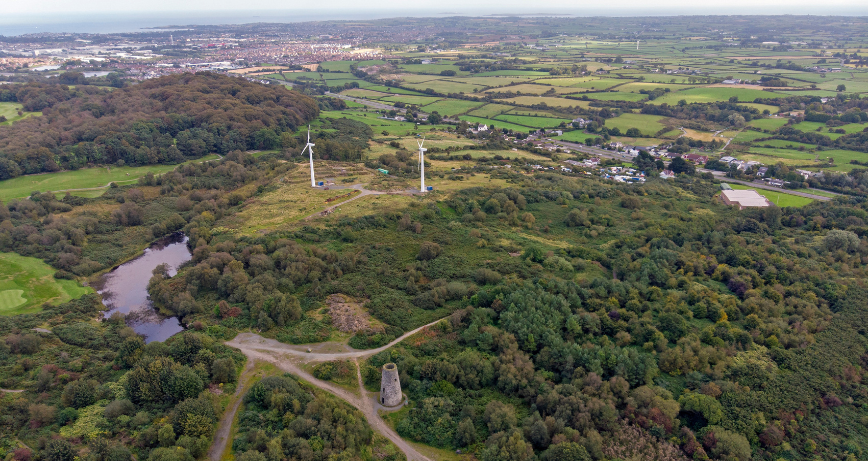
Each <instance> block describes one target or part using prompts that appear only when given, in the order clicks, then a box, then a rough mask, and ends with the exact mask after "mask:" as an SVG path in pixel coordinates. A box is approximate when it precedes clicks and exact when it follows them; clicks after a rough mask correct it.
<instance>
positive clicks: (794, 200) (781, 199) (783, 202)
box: [730, 184, 814, 208]
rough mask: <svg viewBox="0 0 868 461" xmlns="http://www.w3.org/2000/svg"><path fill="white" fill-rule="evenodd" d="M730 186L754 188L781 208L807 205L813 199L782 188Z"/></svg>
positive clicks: (745, 188)
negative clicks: (774, 189)
mask: <svg viewBox="0 0 868 461" xmlns="http://www.w3.org/2000/svg"><path fill="white" fill-rule="evenodd" d="M730 186H731V187H732V188H733V189H736V190H748V189H750V190H755V191H756V192H757V194H760V195H762V196H763V197H765V198H767V199H768V200H769V201H770V202H772V203H774V204H775V205H777V206H779V207H781V208H784V207H788V206H795V207H799V206H805V205H808V204H810V203H813V202H814V199H812V198H807V197H799V196H798V195H793V194H787V193H786V192H784V191H783V190H781V191H780V192H778V191H771V190H766V189H757V188H755V187H750V186H745V185H742V184H730Z"/></svg>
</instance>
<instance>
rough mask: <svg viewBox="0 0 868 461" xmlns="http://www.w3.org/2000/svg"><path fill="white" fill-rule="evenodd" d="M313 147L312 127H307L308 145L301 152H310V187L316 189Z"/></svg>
mask: <svg viewBox="0 0 868 461" xmlns="http://www.w3.org/2000/svg"><path fill="white" fill-rule="evenodd" d="M313 146H315V144H314V143H312V142H310V125H308V126H307V145H306V146H304V149H302V150H301V153H302V154H304V151H305V150H307V151H308V152H310V187H316V179H314V176H313Z"/></svg>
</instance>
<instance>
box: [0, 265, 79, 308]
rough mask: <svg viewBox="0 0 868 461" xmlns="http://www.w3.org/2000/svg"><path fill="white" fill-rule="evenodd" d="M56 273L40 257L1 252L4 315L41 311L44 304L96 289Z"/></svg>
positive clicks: (0, 294)
mask: <svg viewBox="0 0 868 461" xmlns="http://www.w3.org/2000/svg"><path fill="white" fill-rule="evenodd" d="M54 272H55V270H54V269H53V268H52V267H51V266H49V265H48V264H45V262H43V261H42V260H40V259H36V258H28V257H24V256H21V255H18V254H15V253H0V315H18V314H29V313H33V312H38V311H40V310H41V309H42V305H43V304H44V303H50V304H54V305H57V304H60V303H65V302H67V301H69V300H71V299H75V298H78V297H80V296H82V295H84V294H86V293H91V292H92V291H93V289H92V288H89V287H83V286H81V285H79V283H78V282H76V281H74V280H58V279H55V278H54Z"/></svg>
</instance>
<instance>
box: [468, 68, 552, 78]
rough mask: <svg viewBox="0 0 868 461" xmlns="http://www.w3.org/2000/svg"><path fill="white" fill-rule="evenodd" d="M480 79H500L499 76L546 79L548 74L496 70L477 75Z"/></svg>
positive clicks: (532, 71)
mask: <svg viewBox="0 0 868 461" xmlns="http://www.w3.org/2000/svg"><path fill="white" fill-rule="evenodd" d="M476 75H477V76H479V77H498V76H502V75H503V76H528V77H545V76H547V75H549V73H548V72H538V71H534V70H494V71H491V72H482V73H479V74H476Z"/></svg>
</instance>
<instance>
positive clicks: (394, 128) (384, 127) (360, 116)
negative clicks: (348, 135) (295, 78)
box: [320, 111, 446, 136]
mask: <svg viewBox="0 0 868 461" xmlns="http://www.w3.org/2000/svg"><path fill="white" fill-rule="evenodd" d="M365 115H367V117H366V116H365ZM320 116H321V117H329V118H342V117H346V118H348V119H351V120H357V121H360V122H362V123H364V124H366V125H368V126H370V127H371V128H372V129H373V130H374V136H381V135H382V136H386V135H383V134H382V132H383V131H386V132H388V133H389V134H388V135H387V136H407V135H409V134H411V133H415V132H418V131H421V130H423V129H424V131H428V130H430V129H431V128H435V129H438V130H444V129H446V125H434V126H433V127H432V126H431V125H425V126H424V127H420V128H419V129H418V130H417V128H416V124H415V123H410V122H398V121H395V120H384V119H381V118H378V115H377V114H375V113H367V114H366V113H364V112H352V111H322V112H320Z"/></svg>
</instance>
